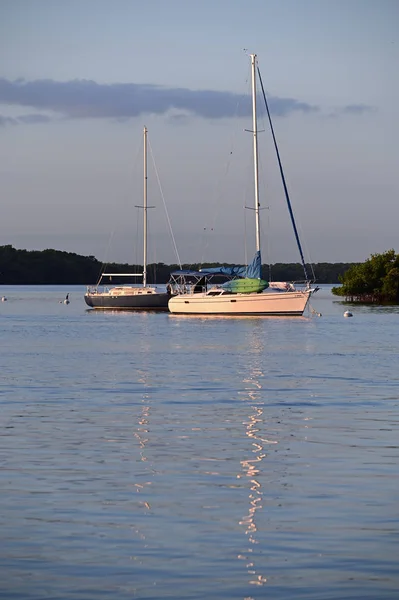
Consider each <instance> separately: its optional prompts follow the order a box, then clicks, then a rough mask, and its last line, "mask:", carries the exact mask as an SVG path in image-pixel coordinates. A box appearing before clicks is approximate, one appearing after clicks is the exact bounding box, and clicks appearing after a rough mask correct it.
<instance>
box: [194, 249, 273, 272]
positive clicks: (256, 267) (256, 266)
mask: <svg viewBox="0 0 399 600" xmlns="http://www.w3.org/2000/svg"><path fill="white" fill-rule="evenodd" d="M201 273H202V274H203V275H211V274H212V275H225V276H226V277H248V278H249V279H262V264H261V258H260V251H259V250H258V252H257V253H256V254H255V256H254V259H253V261H252V262H251V264H249V265H248V266H245V265H233V266H232V267H227V266H226V267H223V266H221V267H213V268H209V269H208V268H207V267H205V268H204V269H201Z"/></svg>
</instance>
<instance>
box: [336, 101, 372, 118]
mask: <svg viewBox="0 0 399 600" xmlns="http://www.w3.org/2000/svg"><path fill="white" fill-rule="evenodd" d="M375 112H377V108H376V107H375V106H369V105H367V104H347V105H346V106H342V107H339V108H335V109H334V110H333V111H332V112H331V113H330V114H329V115H328V116H329V117H330V118H333V119H334V118H336V117H340V116H343V115H354V116H356V115H364V114H369V113H375Z"/></svg>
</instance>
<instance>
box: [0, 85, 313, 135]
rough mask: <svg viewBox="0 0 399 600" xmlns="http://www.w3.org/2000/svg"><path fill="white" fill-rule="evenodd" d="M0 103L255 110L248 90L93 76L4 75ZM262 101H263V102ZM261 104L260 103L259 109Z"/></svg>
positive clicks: (104, 111) (105, 110) (79, 113)
mask: <svg viewBox="0 0 399 600" xmlns="http://www.w3.org/2000/svg"><path fill="white" fill-rule="evenodd" d="M268 101H269V106H270V110H271V112H272V113H273V114H275V115H277V116H281V117H284V116H287V115H289V114H291V113H293V112H302V113H309V112H316V111H318V110H319V108H318V107H317V106H312V105H310V104H307V103H306V102H300V101H299V100H296V99H294V98H280V97H277V96H272V97H270V98H269V99H268ZM0 104H6V105H11V106H21V107H23V106H25V107H30V108H35V109H36V110H43V111H46V110H47V111H51V112H53V113H57V114H59V115H61V116H63V117H65V118H70V119H82V118H116V119H119V120H121V119H122V120H123V119H126V118H131V117H138V116H139V115H141V114H149V113H152V114H165V113H168V112H170V111H172V112H173V113H174V114H175V115H176V114H178V113H181V114H182V115H187V113H188V114H191V115H196V116H199V117H203V118H208V119H222V118H226V117H233V116H244V115H248V114H250V112H251V104H250V101H249V99H248V97H247V96H240V95H239V94H234V93H232V92H220V91H212V90H189V89H186V88H168V87H163V86H158V85H153V84H135V83H113V84H99V83H96V82H95V81H89V80H84V79H81V80H73V81H66V82H59V81H54V80H51V79H39V80H35V81H25V80H23V79H17V80H15V81H10V80H8V79H2V78H0ZM260 104H261V103H260ZM261 111H262V106H260V107H259V112H261ZM46 120H50V117H45V116H42V115H26V116H24V117H18V118H16V119H12V118H8V117H0V124H3V125H4V124H7V123H14V124H16V123H18V122H29V123H32V122H45V121H46Z"/></svg>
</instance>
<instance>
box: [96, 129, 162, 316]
mask: <svg viewBox="0 0 399 600" xmlns="http://www.w3.org/2000/svg"><path fill="white" fill-rule="evenodd" d="M142 208H143V212H144V223H143V229H144V231H143V233H144V235H143V238H144V247H143V272H142V273H103V274H102V275H101V278H100V280H99V282H98V284H97V285H96V286H94V287H92V286H88V288H87V291H86V294H85V296H84V299H85V302H86V304H87V305H88V306H90V308H100V309H113V310H118V309H122V310H156V311H162V310H164V311H167V310H168V301H169V299H170V293H167V292H160V291H158V290H157V288H156V287H154V286H148V285H147V208H148V205H147V128H146V127H144V198H143V207H142ZM112 277H117V278H120V277H127V278H132V277H142V278H143V279H142V285H139V286H137V285H136V286H133V285H118V286H115V287H111V288H109V287H106V286H105V284H103V282H104V280H105V279H106V278H112Z"/></svg>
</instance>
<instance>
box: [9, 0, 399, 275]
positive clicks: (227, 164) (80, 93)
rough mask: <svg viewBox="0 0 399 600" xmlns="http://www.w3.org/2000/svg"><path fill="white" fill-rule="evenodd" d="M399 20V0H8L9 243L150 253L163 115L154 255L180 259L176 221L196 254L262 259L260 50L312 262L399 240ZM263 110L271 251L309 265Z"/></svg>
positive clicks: (124, 254) (187, 249)
mask: <svg viewBox="0 0 399 600" xmlns="http://www.w3.org/2000/svg"><path fill="white" fill-rule="evenodd" d="M398 22H399V2H396V0H379V2H376V1H374V0H269V1H268V0H254V1H253V2H251V3H248V2H245V1H244V0H240V1H239V0H213V1H211V0H203V1H202V2H194V1H192V0H185V1H183V0H163V1H162V0H147V1H146V2H145V3H143V2H136V1H135V0H130V1H128V0H113V1H112V2H111V1H110V0H69V1H68V2H65V0H63V1H59V0H2V2H1V3H0V181H1V190H2V192H1V195H2V209H3V210H2V219H1V221H0V244H1V245H3V244H12V245H14V246H15V247H17V248H27V249H39V250H41V249H44V248H56V249H59V250H67V251H71V252H76V253H78V254H84V255H91V254H93V255H95V256H96V257H97V258H99V259H100V260H116V261H126V262H136V261H138V262H139V261H140V248H141V241H140V240H141V237H140V236H141V233H140V230H141V219H142V215H141V211H140V209H137V208H135V206H136V205H140V204H141V203H142V131H143V127H144V125H145V126H147V127H148V131H149V141H150V149H151V152H150V156H149V180H148V181H149V203H150V205H152V206H155V209H153V210H151V211H150V225H149V230H150V250H149V260H150V262H152V261H157V262H160V261H162V262H168V263H169V262H176V254H175V252H174V249H173V243H172V241H171V237H170V233H169V227H168V217H169V220H170V222H171V224H172V229H173V233H174V236H175V239H176V244H177V247H178V250H179V255H180V259H181V261H182V262H185V263H190V262H199V261H207V260H216V261H226V262H242V261H243V260H245V257H246V256H247V254H248V256H249V255H251V254H252V252H253V237H254V224H253V211H249V210H245V208H244V206H252V204H253V199H252V196H253V191H252V166H251V135H250V134H249V133H246V132H245V129H248V128H250V127H251V120H250V112H249V111H250V104H249V100H248V93H249V82H248V78H249V74H250V71H249V58H248V53H249V52H255V53H257V55H258V59H259V67H260V70H261V73H262V78H263V82H264V85H265V88H266V91H267V94H268V98H269V101H270V106H271V109H272V117H273V121H274V126H275V131H276V135H277V139H278V142H279V145H280V152H281V155H282V159H283V164H284V167H285V173H286V178H287V181H288V187H289V190H290V194H291V200H292V203H293V208H294V212H295V215H296V218H297V222H298V226H299V229H300V232H301V237H302V242H303V244H304V247H305V254H306V258H307V259H309V260H311V261H312V262H315V263H317V262H324V261H327V262H338V261H362V260H365V259H366V258H367V257H368V256H369V255H370V254H371V253H374V252H383V251H384V250H387V249H389V248H392V247H393V248H395V250H396V251H399V248H398V233H397V223H398V222H399V203H398V196H399V194H398V191H399V184H398V177H397V165H398V164H399V160H398V159H399V151H398V143H397V138H398V133H399V132H398V118H397V106H398V101H399V78H398V75H397V71H398V63H399V61H398V58H399V56H398V53H399V51H398V43H399V36H398V33H397V23H398ZM244 49H247V51H244ZM260 117H261V118H260V121H261V122H260V127H261V129H265V131H264V132H263V133H261V134H260V152H261V166H260V180H261V198H260V201H261V205H262V207H263V208H264V210H262V212H261V217H262V253H263V262H272V263H274V262H294V261H297V260H298V253H297V251H296V247H295V244H294V236H293V233H292V230H291V228H290V223H289V218H288V213H287V209H286V207H285V204H284V197H283V190H282V186H281V182H280V180H279V175H278V168H277V164H276V160H275V156H274V154H273V149H272V146H271V143H270V135H269V131H268V129H267V123H266V121H265V120H264V118H263V115H260ZM153 157H154V161H155V167H154V165H153V163H152V158H153ZM164 204H166V207H167V211H168V217H167V216H166V214H165V210H164Z"/></svg>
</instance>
